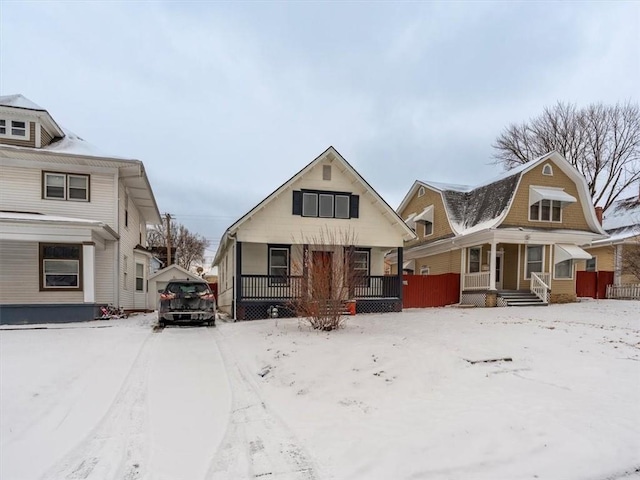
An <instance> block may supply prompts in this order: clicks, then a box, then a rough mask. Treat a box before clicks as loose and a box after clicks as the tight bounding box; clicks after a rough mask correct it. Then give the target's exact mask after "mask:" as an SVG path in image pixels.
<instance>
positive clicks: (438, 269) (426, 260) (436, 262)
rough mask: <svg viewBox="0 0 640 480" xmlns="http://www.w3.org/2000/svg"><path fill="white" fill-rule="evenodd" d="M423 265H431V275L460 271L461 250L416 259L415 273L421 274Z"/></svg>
mask: <svg viewBox="0 0 640 480" xmlns="http://www.w3.org/2000/svg"><path fill="white" fill-rule="evenodd" d="M422 267H429V275H441V274H443V273H460V250H453V251H451V252H445V253H440V254H438V255H431V256H429V257H421V258H418V259H416V270H415V273H416V274H419V273H420V269H421V268H422Z"/></svg>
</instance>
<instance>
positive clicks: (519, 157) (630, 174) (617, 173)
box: [493, 102, 640, 210]
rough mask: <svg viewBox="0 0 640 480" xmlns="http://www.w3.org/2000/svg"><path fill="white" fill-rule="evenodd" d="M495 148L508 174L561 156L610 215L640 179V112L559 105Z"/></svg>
mask: <svg viewBox="0 0 640 480" xmlns="http://www.w3.org/2000/svg"><path fill="white" fill-rule="evenodd" d="M493 148H494V149H495V153H494V158H495V160H496V163H498V164H502V165H504V167H505V168H506V169H511V168H514V167H516V166H518V165H521V164H523V163H527V162H529V161H531V160H533V159H534V158H536V157H539V156H541V155H544V154H545V153H548V152H550V151H553V150H555V151H557V152H559V153H560V154H561V155H562V156H564V158H566V159H567V160H568V161H569V163H571V164H572V165H573V166H574V167H576V169H577V170H578V171H579V172H580V173H582V175H584V177H585V179H586V180H587V185H588V187H589V193H590V194H591V197H592V198H593V202H594V204H596V205H600V206H602V207H603V208H604V209H605V210H606V209H607V208H609V206H611V204H612V203H613V202H614V201H615V200H616V199H618V198H619V196H620V194H621V193H622V192H623V191H624V190H625V189H626V188H627V187H629V186H630V185H632V184H633V183H634V182H637V181H638V180H640V107H639V106H638V104H637V103H631V102H626V103H623V104H616V105H603V104H602V103H596V104H592V105H588V106H587V107H584V108H580V109H578V108H577V107H576V106H575V105H572V104H568V103H562V102H558V103H557V104H556V105H554V106H553V107H546V108H545V109H544V110H543V112H542V114H541V115H540V116H538V117H535V118H533V119H531V120H529V121H528V122H525V123H523V124H521V125H515V124H511V125H509V126H508V127H507V128H505V130H504V131H503V132H502V133H501V134H500V135H499V136H498V138H497V139H496V140H495V142H494V144H493Z"/></svg>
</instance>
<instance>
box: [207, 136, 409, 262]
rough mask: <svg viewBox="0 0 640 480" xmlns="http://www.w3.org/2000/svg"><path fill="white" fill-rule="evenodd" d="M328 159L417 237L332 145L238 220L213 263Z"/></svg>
mask: <svg viewBox="0 0 640 480" xmlns="http://www.w3.org/2000/svg"><path fill="white" fill-rule="evenodd" d="M325 159H328V160H330V161H332V162H337V163H338V164H340V165H341V166H342V167H343V170H344V172H346V173H347V174H348V175H350V176H351V177H352V178H353V183H354V184H358V185H360V187H361V188H362V192H361V194H362V195H370V196H371V197H373V201H374V203H376V204H378V205H379V206H380V209H381V210H382V211H383V212H384V213H385V218H386V219H387V221H388V222H389V224H390V225H391V226H392V228H394V229H396V230H397V231H398V232H399V233H401V234H402V237H403V238H404V239H405V240H411V239H414V238H415V233H414V232H413V230H411V229H410V228H409V227H408V226H407V225H406V224H405V223H404V221H403V220H402V218H400V217H399V216H398V214H397V213H396V211H395V210H393V208H391V206H389V204H388V203H387V202H386V201H385V200H384V199H383V198H382V197H381V196H380V195H379V194H378V192H376V191H375V190H374V188H373V187H372V186H371V185H369V183H368V182H367V181H366V180H365V179H364V178H363V177H362V176H361V175H360V174H359V173H358V172H357V171H356V170H355V169H354V168H353V167H352V166H351V164H349V162H347V161H346V160H345V159H344V157H343V156H342V155H340V153H339V152H338V151H337V150H336V149H335V148H334V147H333V146H330V147H329V148H327V149H326V150H325V151H324V152H322V153H321V154H320V155H319V156H318V157H316V158H315V159H314V160H313V161H311V163H309V164H308V165H307V166H305V167H304V168H303V169H302V170H300V171H299V172H297V173H296V174H295V175H293V176H292V177H291V178H290V179H289V180H287V181H286V182H284V183H283V184H282V185H281V186H280V187H278V188H277V189H276V190H275V191H273V192H272V193H271V194H269V195H268V196H267V197H266V198H265V199H264V200H262V201H261V202H260V203H258V204H257V205H256V206H255V207H253V208H252V209H251V210H249V211H248V212H247V213H246V214H244V215H243V216H242V217H240V218H239V219H238V220H236V221H235V222H234V223H233V224H232V225H231V226H230V227H229V228H227V230H226V231H225V233H224V234H223V236H222V240H221V241H220V246H219V247H218V251H217V252H216V256H215V258H214V260H213V265H216V264H217V263H218V261H219V260H220V256H221V255H222V253H223V252H224V251H225V250H226V247H227V245H228V242H229V240H230V237H231V236H232V235H233V234H235V232H237V230H238V229H239V228H240V227H241V226H242V225H243V224H244V223H245V222H247V221H249V220H250V219H251V218H252V217H253V216H254V215H255V214H256V213H257V212H259V211H261V210H262V209H264V208H265V207H266V206H267V205H269V204H270V203H271V202H272V201H274V200H275V199H276V198H278V197H279V196H280V195H281V194H282V193H283V192H285V191H286V190H287V189H289V188H290V187H292V186H293V184H294V183H295V182H296V181H298V180H299V179H301V178H302V177H304V176H305V175H306V174H307V173H308V172H310V171H311V170H312V169H313V168H315V167H316V166H317V165H318V164H319V163H321V162H322V161H324V160H325Z"/></svg>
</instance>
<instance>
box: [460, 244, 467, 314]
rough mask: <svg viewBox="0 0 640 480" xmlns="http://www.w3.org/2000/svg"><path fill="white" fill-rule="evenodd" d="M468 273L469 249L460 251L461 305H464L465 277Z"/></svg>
mask: <svg viewBox="0 0 640 480" xmlns="http://www.w3.org/2000/svg"><path fill="white" fill-rule="evenodd" d="M466 273H467V249H466V248H461V249H460V303H462V292H463V291H464V276H465V275H466Z"/></svg>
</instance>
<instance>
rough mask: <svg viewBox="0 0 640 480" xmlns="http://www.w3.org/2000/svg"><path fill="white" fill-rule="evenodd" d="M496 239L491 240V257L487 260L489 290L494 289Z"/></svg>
mask: <svg viewBox="0 0 640 480" xmlns="http://www.w3.org/2000/svg"><path fill="white" fill-rule="evenodd" d="M496 243H497V242H496V241H495V240H492V241H491V258H490V260H489V290H491V291H493V290H495V289H496Z"/></svg>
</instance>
